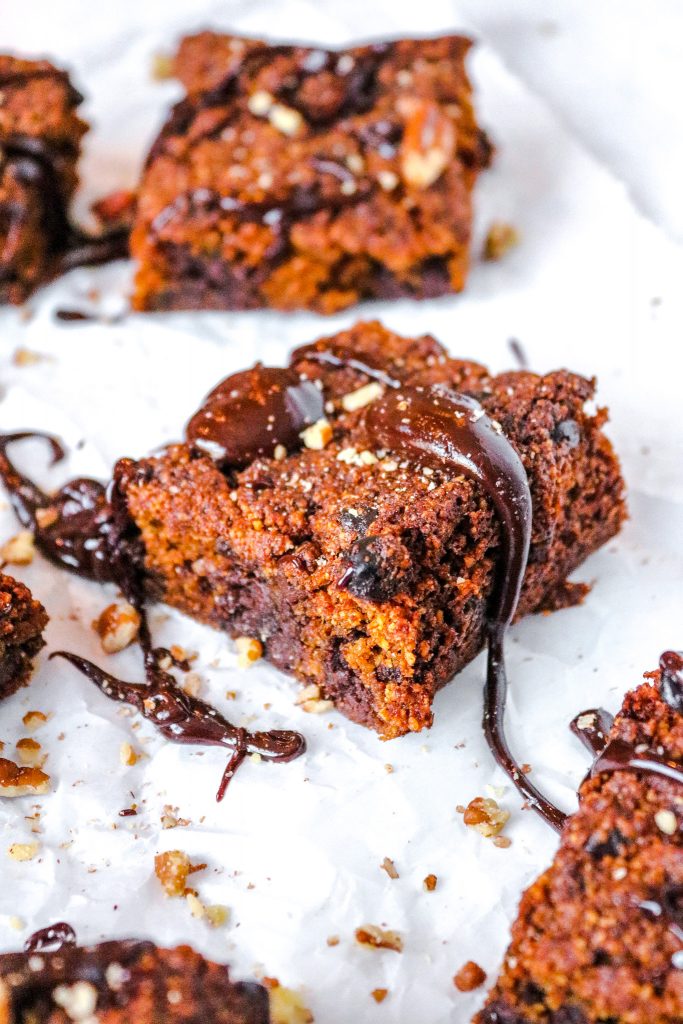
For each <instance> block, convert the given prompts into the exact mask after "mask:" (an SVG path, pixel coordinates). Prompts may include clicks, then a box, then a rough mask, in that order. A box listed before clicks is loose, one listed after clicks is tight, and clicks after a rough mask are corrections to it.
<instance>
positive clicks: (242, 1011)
mask: <svg viewBox="0 0 683 1024" xmlns="http://www.w3.org/2000/svg"><path fill="white" fill-rule="evenodd" d="M60 931H62V932H64V931H66V933H67V934H69V935H70V936H71V939H70V940H69V941H67V942H66V944H63V945H61V946H59V945H57V948H54V946H55V943H54V935H55V934H59V933H60ZM42 935H45V936H47V940H46V941H47V942H49V943H52V948H51V949H43V948H42V946H41V943H40V942H39V941H38V942H37V940H38V939H39V937H40V936H42ZM73 942H75V937H74V936H73V930H72V929H71V928H70V927H69V926H68V925H63V924H62V925H55V926H54V927H53V928H47V929H43V931H42V932H40V933H36V936H33V937H32V939H31V940H29V943H28V947H29V948H28V949H27V951H26V952H23V953H6V954H4V955H1V956H0V1021H3V1022H7V1024H28V1022H29V1021H30V1022H31V1024H71V1022H73V1021H85V1020H88V1021H95V1020H102V1021H105V1020H106V1021H107V1024H130V1022H131V1021H135V1022H136V1024H158V1022H160V1021H166V1022H167V1024H172V1022H176V1021H177V1022H178V1024H180V1022H188V1021H206V1022H209V1021H210V1022H211V1024H269V1022H270V1014H269V998H268V992H267V990H266V989H265V988H264V987H263V986H262V985H259V984H257V983H255V982H233V981H232V979H231V978H230V973H229V969H228V968H227V967H225V966H223V965H221V964H217V963H213V962H212V961H209V960H206V959H205V958H204V957H203V956H201V955H200V954H199V953H197V952H195V951H194V950H193V949H191V948H190V947H189V946H178V947H176V948H175V949H162V948H160V947H158V946H155V945H154V944H153V943H152V942H142V941H135V940H115V941H108V942H102V943H100V944H99V945H96V946H86V947H81V946H77V945H75V944H72V943H73Z"/></svg>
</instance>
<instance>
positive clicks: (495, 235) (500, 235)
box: [483, 221, 519, 260]
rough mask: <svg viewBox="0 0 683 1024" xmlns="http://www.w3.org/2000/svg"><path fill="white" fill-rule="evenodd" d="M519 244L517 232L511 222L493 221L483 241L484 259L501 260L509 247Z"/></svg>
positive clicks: (512, 247)
mask: <svg viewBox="0 0 683 1024" xmlns="http://www.w3.org/2000/svg"><path fill="white" fill-rule="evenodd" d="M518 244H519V232H518V231H517V229H516V228H514V227H513V226H512V224H506V223H505V222H504V221H494V223H493V224H492V225H491V227H490V228H489V230H488V234H487V235H486V240H485V242H484V253H483V255H484V259H485V260H501V259H502V258H503V256H505V255H507V253H508V252H509V251H510V249H514V247H515V246H516V245H518Z"/></svg>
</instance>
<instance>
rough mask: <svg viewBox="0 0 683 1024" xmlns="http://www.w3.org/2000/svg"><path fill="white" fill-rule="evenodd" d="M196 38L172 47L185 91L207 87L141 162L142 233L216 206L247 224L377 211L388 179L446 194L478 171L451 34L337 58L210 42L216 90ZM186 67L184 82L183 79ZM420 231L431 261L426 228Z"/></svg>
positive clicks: (480, 159)
mask: <svg viewBox="0 0 683 1024" xmlns="http://www.w3.org/2000/svg"><path fill="white" fill-rule="evenodd" d="M205 38H206V37H199V40H198V42H195V43H194V44H193V45H190V44H188V49H187V50H186V51H183V50H182V49H181V55H182V59H180V58H179V67H180V68H181V69H182V74H183V77H184V79H185V80H186V82H188V84H193V85H195V86H197V88H199V86H200V85H204V86H207V85H209V83H211V87H210V88H208V91H207V90H205V91H194V92H192V91H191V92H190V94H189V96H188V97H187V98H186V99H185V100H184V101H182V102H181V103H180V104H178V105H177V106H176V108H175V109H174V112H173V113H172V115H171V117H170V118H169V120H168V122H167V124H166V125H165V127H164V128H163V130H162V132H161V135H160V136H159V138H158V140H157V142H156V143H155V145H154V146H153V148H152V151H151V154H150V157H149V160H148V171H147V174H146V177H145V180H144V182H143V188H142V195H141V200H140V203H141V205H140V215H141V217H142V219H143V220H145V221H148V222H151V227H152V230H153V231H154V232H155V233H163V231H164V229H165V228H166V227H167V225H168V224H169V223H173V222H175V221H176V219H177V218H179V217H182V218H183V219H185V220H187V219H188V218H191V219H192V220H193V221H196V222H197V223H198V225H200V224H202V222H207V223H208V222H210V221H212V220H214V221H215V216H216V213H217V211H218V212H219V213H221V214H222V215H225V216H227V215H231V216H233V217H235V216H238V217H239V218H240V219H241V220H242V221H247V222H250V223H251V222H253V223H254V225H256V224H257V223H259V224H260V223H261V220H262V218H263V216H264V214H269V215H270V218H271V220H273V221H274V220H275V218H277V216H278V215H280V216H287V217H291V218H294V219H301V218H309V217H311V216H312V215H313V214H315V212H316V211H317V210H322V209H326V210H329V209H330V208H339V209H340V210H341V209H345V208H347V207H350V206H356V205H358V204H359V203H360V202H362V201H364V200H367V199H369V198H370V197H371V196H372V197H373V198H374V200H375V201H377V202H378V203H381V204H382V206H387V207H390V206H391V204H392V202H394V203H395V201H396V196H395V195H394V194H393V193H394V190H395V189H396V188H397V186H398V184H399V182H403V184H404V185H405V186H406V187H408V188H409V189H412V190H414V191H416V192H424V191H425V190H426V189H428V188H429V187H430V186H431V185H434V184H435V183H436V182H437V181H438V180H439V179H443V183H444V184H445V183H448V191H449V192H452V191H453V190H454V189H456V187H457V183H458V182H459V181H460V179H461V177H462V174H463V167H467V168H468V169H472V168H478V167H481V166H484V165H485V164H486V163H487V162H488V158H489V155H490V154H489V151H488V148H487V145H485V143H484V137H483V135H482V133H480V132H479V131H478V129H477V128H476V124H475V122H474V115H473V112H472V108H471V103H470V86H469V82H468V79H467V76H466V72H465V69H464V63H463V58H464V55H465V53H466V51H467V49H468V47H469V45H470V44H469V41H468V40H467V39H464V38H463V37H460V36H453V37H445V38H441V39H432V40H402V41H398V42H393V43H377V44H372V45H368V46H362V47H356V48H353V49H350V50H346V51H340V52H331V51H327V50H320V49H309V48H304V47H293V46H265V45H264V44H262V43H259V42H258V41H247V40H236V39H231V40H229V41H228V42H227V43H225V44H224V43H221V42H220V41H219V45H220V47H221V52H224V51H225V52H227V54H228V58H227V62H226V64H225V66H224V67H223V73H222V76H221V77H220V81H218V82H216V81H214V79H217V78H218V74H217V72H216V70H215V68H214V63H213V62H214V60H215V57H214V53H213V50H212V49H211V47H209V53H208V56H207V55H206V52H205V51H206V43H205V42H204V43H202V39H205ZM213 38H214V37H211V36H210V34H209V39H210V40H212V39H213ZM219 40H220V37H219ZM188 54H190V55H192V54H194V58H193V60H190V57H189V56H188ZM202 61H203V62H202ZM195 62H196V64H197V67H198V69H199V70H198V78H197V79H193V78H192V76H191V75H190V72H189V71H188V70H187V67H188V64H189V65H190V67H192V66H194V63H195ZM207 65H208V66H209V70H208V71H207V70H206V66H207ZM202 68H203V69H204V70H202ZM174 201H175V205H174ZM221 204H222V205H221ZM278 211H279V214H278ZM383 216H385V217H386V216H388V209H387V210H385V211H384V215H383ZM388 222H389V223H391V219H389V221H388ZM266 225H267V226H269V227H270V229H271V233H272V229H274V227H275V226H276V225H275V224H274V223H270V224H268V220H266ZM361 227H362V225H361V224H360V223H359V225H358V232H359V235H360V237H363V236H364V234H365V232H364V231H361ZM256 233H257V232H256V227H255V226H254V229H253V231H252V234H253V235H254V236H256ZM433 234H434V238H433V239H432V249H433V253H438V252H439V251H440V249H443V248H444V245H445V242H444V240H443V239H442V240H441V244H439V237H440V232H439V230H438V225H437V224H435V225H434V229H433ZM250 244H252V245H255V244H256V241H255V239H254V238H252V239H251V241H250ZM261 255H263V254H261V253H259V254H257V255H255V256H254V258H260V256H261Z"/></svg>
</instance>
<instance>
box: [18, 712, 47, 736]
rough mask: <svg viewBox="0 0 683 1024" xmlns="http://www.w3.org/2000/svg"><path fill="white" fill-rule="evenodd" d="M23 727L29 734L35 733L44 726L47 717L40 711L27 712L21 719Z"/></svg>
mask: <svg viewBox="0 0 683 1024" xmlns="http://www.w3.org/2000/svg"><path fill="white" fill-rule="evenodd" d="M22 722H23V723H24V727H25V728H26V729H29V730H30V731H31V732H35V730H36V729H39V728H40V727H41V725H45V723H46V722H47V715H45V714H43V712H42V711H27V712H26V714H25V715H24V717H23V718H22Z"/></svg>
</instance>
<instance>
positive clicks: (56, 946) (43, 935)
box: [24, 921, 76, 953]
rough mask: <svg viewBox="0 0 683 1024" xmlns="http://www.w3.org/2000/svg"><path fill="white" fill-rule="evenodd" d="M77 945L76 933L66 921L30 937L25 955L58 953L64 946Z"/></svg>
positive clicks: (25, 946) (25, 945) (26, 944)
mask: <svg viewBox="0 0 683 1024" xmlns="http://www.w3.org/2000/svg"><path fill="white" fill-rule="evenodd" d="M75 945H76V932H75V931H74V930H73V928H72V927H71V925H70V924H67V923H66V921H58V922H57V924H51V925H48V927H47V928H41V929H40V930H39V931H37V932H34V933H33V935H29V937H28V939H27V940H26V942H25V943H24V953H57V952H58V951H59V950H60V949H62V948H63V947H64V946H75Z"/></svg>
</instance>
